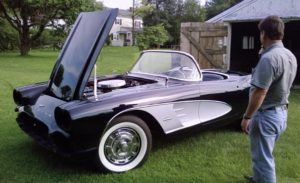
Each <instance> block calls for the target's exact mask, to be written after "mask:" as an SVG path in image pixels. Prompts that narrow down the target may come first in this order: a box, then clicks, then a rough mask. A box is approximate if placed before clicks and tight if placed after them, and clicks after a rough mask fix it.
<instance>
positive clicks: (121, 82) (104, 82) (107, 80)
mask: <svg viewBox="0 0 300 183" xmlns="http://www.w3.org/2000/svg"><path fill="white" fill-rule="evenodd" d="M156 82H157V81H155V80H149V79H144V78H137V77H132V76H128V75H117V76H101V77H97V93H99V92H100V93H108V92H112V91H113V90H117V89H123V88H129V87H136V86H141V85H146V84H152V83H156ZM94 88H95V87H94V80H93V79H90V80H89V82H88V84H87V85H86V87H85V89H84V92H83V93H84V96H90V95H92V94H93V92H94Z"/></svg>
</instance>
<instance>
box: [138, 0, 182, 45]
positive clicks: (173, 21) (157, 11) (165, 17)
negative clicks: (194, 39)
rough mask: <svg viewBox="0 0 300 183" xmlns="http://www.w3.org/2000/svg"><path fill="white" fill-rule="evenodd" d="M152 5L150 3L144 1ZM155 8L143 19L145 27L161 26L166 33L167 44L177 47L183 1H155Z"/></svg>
mask: <svg viewBox="0 0 300 183" xmlns="http://www.w3.org/2000/svg"><path fill="white" fill-rule="evenodd" d="M146 4H152V1H151V0H150V1H146ZM152 5H153V6H154V7H155V8H154V10H153V11H150V13H149V14H146V15H145V16H144V17H143V22H144V25H145V26H155V25H157V24H163V25H164V27H165V29H166V30H167V32H168V35H169V39H168V42H167V44H170V45H178V44H179V41H180V22H181V16H182V10H183V0H156V4H152Z"/></svg>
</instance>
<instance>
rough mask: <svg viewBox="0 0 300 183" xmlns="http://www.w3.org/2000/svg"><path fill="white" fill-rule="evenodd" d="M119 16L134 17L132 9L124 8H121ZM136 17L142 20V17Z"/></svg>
mask: <svg viewBox="0 0 300 183" xmlns="http://www.w3.org/2000/svg"><path fill="white" fill-rule="evenodd" d="M118 17H125V18H131V17H132V14H131V12H130V10H122V9H119V14H118ZM135 19H137V20H141V19H142V18H141V17H138V16H136V17H135Z"/></svg>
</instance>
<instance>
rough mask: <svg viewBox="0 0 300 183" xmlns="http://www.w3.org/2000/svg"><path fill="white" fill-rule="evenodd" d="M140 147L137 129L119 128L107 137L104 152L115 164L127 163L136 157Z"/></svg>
mask: <svg viewBox="0 0 300 183" xmlns="http://www.w3.org/2000/svg"><path fill="white" fill-rule="evenodd" d="M140 147H141V140H140V136H139V135H138V133H137V132H136V131H135V130H133V129H131V128H119V129H117V130H115V131H114V132H112V133H111V134H110V135H109V136H108V138H107V139H106V141H105V145H104V154H105V157H106V158H107V160H108V161H109V162H111V163H113V164H115V165H125V164H128V163H130V162H131V161H133V160H134V159H135V158H136V156H137V155H138V153H139V151H140Z"/></svg>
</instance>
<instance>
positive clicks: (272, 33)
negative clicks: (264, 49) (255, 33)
mask: <svg viewBox="0 0 300 183" xmlns="http://www.w3.org/2000/svg"><path fill="white" fill-rule="evenodd" d="M258 29H259V31H260V32H263V31H264V32H265V35H266V36H268V38H270V39H271V40H282V39H283V36H284V23H283V21H282V20H281V19H280V18H279V17H278V16H268V17H267V18H265V19H263V20H261V21H260V22H259V24H258Z"/></svg>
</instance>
